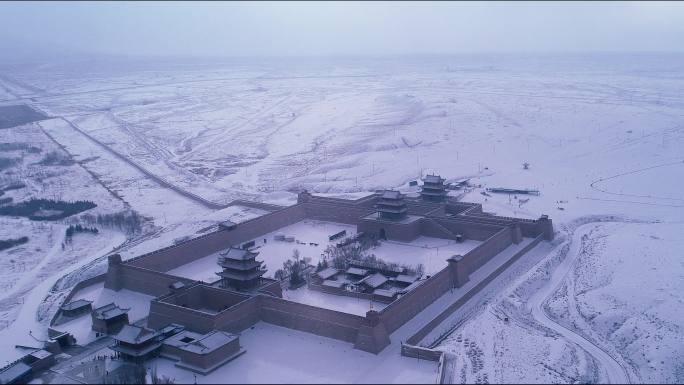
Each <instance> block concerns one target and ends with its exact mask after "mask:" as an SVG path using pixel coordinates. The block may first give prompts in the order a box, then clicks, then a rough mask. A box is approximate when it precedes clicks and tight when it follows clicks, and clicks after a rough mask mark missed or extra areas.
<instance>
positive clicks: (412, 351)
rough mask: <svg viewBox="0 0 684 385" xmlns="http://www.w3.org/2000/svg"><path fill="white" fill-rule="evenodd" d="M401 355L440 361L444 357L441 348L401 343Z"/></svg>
mask: <svg viewBox="0 0 684 385" xmlns="http://www.w3.org/2000/svg"><path fill="white" fill-rule="evenodd" d="M401 355H402V356H404V357H411V358H417V359H419V360H427V361H435V362H437V361H440V359H441V358H442V351H441V350H434V349H429V348H425V347H422V346H416V345H411V344H407V343H403V342H402V343H401Z"/></svg>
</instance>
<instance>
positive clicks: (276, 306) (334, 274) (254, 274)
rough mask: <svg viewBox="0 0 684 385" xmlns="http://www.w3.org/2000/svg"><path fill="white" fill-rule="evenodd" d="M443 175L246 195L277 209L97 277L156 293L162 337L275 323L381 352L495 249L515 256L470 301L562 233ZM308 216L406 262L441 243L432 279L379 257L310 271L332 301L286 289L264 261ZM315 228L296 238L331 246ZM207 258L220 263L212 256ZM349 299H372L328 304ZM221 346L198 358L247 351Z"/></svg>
mask: <svg viewBox="0 0 684 385" xmlns="http://www.w3.org/2000/svg"><path fill="white" fill-rule="evenodd" d="M443 182H444V180H443V179H442V178H440V177H437V176H428V177H427V178H425V179H424V184H423V188H422V192H421V194H420V196H415V197H407V196H405V195H403V194H401V193H399V192H396V191H384V192H377V193H374V194H371V195H369V196H365V197H362V198H359V199H355V200H348V199H338V198H328V197H321V196H316V195H312V194H310V193H308V192H306V191H304V192H301V193H300V194H299V195H298V199H297V203H296V204H294V205H292V206H288V207H284V206H276V205H271V204H263V203H256V202H245V201H241V202H238V203H239V204H240V205H242V206H248V207H254V208H258V209H260V210H263V211H266V212H268V213H266V214H264V215H261V216H259V217H256V218H253V219H250V220H247V221H245V222H242V223H237V224H236V223H232V222H224V223H221V224H219V225H218V227H217V229H215V230H214V231H212V232H209V233H206V234H204V235H202V236H200V237H198V238H194V239H190V240H187V241H184V242H182V243H179V244H176V245H173V246H170V247H167V248H164V249H160V250H157V251H154V252H151V253H148V254H144V255H140V256H138V257H135V258H132V259H129V260H126V261H122V259H121V257H120V256H119V255H117V254H115V255H111V256H110V257H109V266H108V271H107V273H106V274H104V275H103V276H99V277H95V279H94V280H90V281H89V282H88V284H92V283H93V282H94V281H97V280H100V281H104V287H105V288H106V289H111V290H114V291H121V290H124V289H125V290H127V291H131V292H137V293H143V294H145V295H148V296H153V297H154V299H152V300H151V301H150V304H149V314H148V315H147V318H146V322H145V325H144V326H141V324H140V323H137V324H136V325H138V326H139V327H140V328H141V330H145V331H148V332H154V331H156V333H157V334H156V335H157V336H159V335H161V334H159V333H160V332H159V331H162V330H171V329H169V325H173V326H174V327H177V328H178V327H179V326H180V327H182V328H184V329H185V333H196V334H197V333H199V334H197V335H201V336H208V335H211V336H213V338H215V339H217V338H218V337H216V336H215V333H218V332H221V333H224V334H225V336H224V337H222V338H223V340H224V341H225V342H226V344H227V343H228V341H230V342H232V341H233V339H234V338H233V337H230V336H234V335H236V334H238V333H240V332H241V331H243V330H245V329H248V328H250V327H251V326H253V325H254V324H255V323H257V322H259V321H263V322H266V323H271V324H275V325H279V326H282V327H286V328H291V329H296V330H300V331H305V332H308V333H314V334H317V335H321V336H325V337H330V338H335V339H338V340H342V341H346V342H349V343H352V344H353V346H354V347H355V348H356V349H360V350H364V351H368V352H372V353H379V352H380V351H382V350H383V349H384V348H385V347H386V346H387V345H388V344H390V335H391V334H392V333H393V332H394V331H395V330H397V329H398V328H400V327H401V326H402V325H404V324H405V323H407V322H408V321H409V320H411V319H412V318H414V317H415V316H416V315H418V314H419V313H421V311H423V310H424V309H425V308H426V307H428V306H429V305H430V304H431V303H433V302H434V301H435V300H437V299H438V298H440V297H441V296H443V295H444V294H445V293H447V292H449V291H452V290H455V289H457V288H462V287H464V285H467V283H468V282H469V277H471V276H472V275H473V274H474V273H477V272H478V270H479V269H481V267H482V266H484V265H485V264H487V263H488V262H489V261H491V260H492V259H493V258H505V261H502V262H501V263H500V264H499V265H497V266H498V267H497V268H496V269H492V270H491V271H490V270H487V269H483V270H487V271H486V276H484V278H481V277H479V276H478V277H479V278H478V284H477V285H472V287H470V286H468V287H467V289H468V293H467V296H466V297H465V298H466V299H467V298H469V297H470V296H472V295H473V294H474V293H476V292H477V291H479V290H480V289H481V288H482V287H484V285H486V283H487V282H489V281H490V280H491V279H493V278H494V277H495V276H496V275H498V274H499V273H501V271H503V270H504V269H505V268H506V267H507V266H509V265H510V264H511V263H512V262H514V261H515V260H516V259H518V258H519V257H520V256H521V255H523V254H524V253H526V252H527V251H529V250H530V249H532V248H533V247H534V246H535V245H537V244H538V243H539V242H541V241H544V240H551V239H553V236H554V231H553V225H552V222H551V219H549V218H548V217H547V216H542V217H540V218H539V219H536V220H529V219H520V218H509V217H499V216H494V215H491V214H487V213H484V212H483V211H482V207H481V205H480V204H473V203H464V202H459V201H456V200H455V199H452V198H451V197H449V196H447V194H446V191H445V187H444V184H443ZM300 223H326V224H330V226H340V227H339V228H343V229H348V230H349V231H348V232H347V234H348V235H351V237H349V238H347V241H348V242H353V241H355V240H356V239H358V238H359V237H360V236H372V237H374V238H377V239H380V240H381V241H380V242H381V243H382V244H383V245H385V244H386V245H387V247H392V248H391V249H388V250H389V251H388V252H387V253H386V259H388V260H392V258H393V256H398V255H399V254H401V255H403V258H404V259H403V260H402V262H405V261H406V260H408V261H411V258H412V256H413V255H416V258H418V255H419V254H420V253H426V252H427V251H426V250H429V251H430V253H432V254H429V256H428V257H426V258H429V259H425V258H424V259H423V260H421V262H422V263H425V261H429V264H428V268H427V269H426V271H425V275H424V276H422V277H421V276H417V277H411V276H407V275H406V274H402V273H401V272H400V271H397V272H395V274H392V272H391V271H389V272H387V271H382V269H373V268H372V266H371V267H368V266H366V267H364V266H355V267H353V268H350V269H349V270H347V271H345V270H341V269H334V268H328V269H326V270H325V271H319V272H317V273H312V274H311V276H310V279H309V285H308V286H309V290H310V291H311V293H312V294H311V295H315V296H318V297H316V298H322V299H318V300H317V301H318V302H312V301H310V300H298V299H288V298H285V297H286V296H284V292H283V289H282V288H281V282H280V281H278V280H276V279H273V278H266V277H264V276H263V275H264V272H265V270H264V269H262V268H261V262H260V261H258V260H257V259H259V258H263V259H264V260H266V261H268V260H269V258H271V254H272V255H274V256H275V255H276V254H278V253H282V245H284V244H286V243H287V241H288V239H286V238H290V239H289V241H290V244H289V245H288V247H290V248H291V247H293V246H294V245H295V243H294V238H295V237H286V236H284V235H283V234H276V233H277V232H279V231H282V232H287V231H288V230H287V229H288V226H290V227H291V226H293V225H296V224H300ZM339 228H334V227H331V229H335V230H331V231H335V232H337V230H339ZM308 231H309V230H306V229H303V230H302V232H301V234H300V235H298V236H296V238H297V240H296V242H297V243H296V245H297V246H298V247H300V248H307V247H311V248H312V250H313V249H316V247H318V248H319V249H316V250H317V252H320V247H323V246H325V245H320V244H319V243H314V242H300V241H299V239H306V237H307V234H308ZM345 231H346V230H345ZM269 234H270V235H269ZM273 234H276V235H273ZM328 235H329V237H328ZM338 236H339V234H338ZM338 236H335V234H334V233H333V234H326V239H325V241H326V242H327V241H328V240H329V239H330V244H332V245H335V243H334V242H333V241H332V240H333V239H336V238H337V237H338ZM419 240H423V241H425V242H427V241H430V242H441V243H440V245H442V246H440V247H441V249H439V250H437V251H434V252H433V251H432V249H430V248H428V247H427V246H418V243H420V242H418V243H416V242H417V241H419ZM269 247H271V248H274V247H279V248H280V249H268V248H269ZM382 247H384V246H382ZM401 247H403V248H404V249H399V248H401ZM433 249H434V248H433ZM269 250H271V251H269ZM378 250H379V252H380V251H382V250H380V249H378ZM399 250H402V251H399ZM445 250H446V252H445ZM440 252H441V253H442V255H439V253H440ZM435 253H436V254H435ZM202 261H208V262H207V263H206V264H204V265H202V263H203V262H202ZM188 266H193V267H192V269H191V268H189V267H188ZM198 269H205V270H209V271H210V274H209V275H208V276H209V277H210V276H211V275H214V278H215V279H213V280H211V279H208V278H207V279H197V275H193V274H190V273H188V272H189V271H190V270H193V271H194V270H198ZM270 269H271V270H273V269H274V268H273V267H271V268H270ZM221 270H222V271H221ZM479 274H480V275H482V274H484V273H482V272H480V273H479ZM205 276H206V275H205ZM363 284H365V286H364V285H363ZM79 287H82V286H79ZM79 287H77V288H76V289H75V290H78V288H79ZM350 287H351V288H353V289H352V290H351V291H350V290H349V288H350ZM360 288H363V290H360ZM311 289H316V290H311ZM301 290H304V289H301ZM321 296H322V297H321ZM353 297H356V298H353ZM345 298H348V299H353V300H354V301H357V302H358V301H359V298H362V299H364V300H368V301H369V303H370V306H367V307H366V309H363V311H362V312H360V313H359V312H356V314H354V312H345V311H344V310H343V309H342V308H340V309H336V308H335V307H334V306H328V305H327V302H328V300H329V301H330V302H331V303H332V302H334V301H339V300H344V299H345ZM68 300H69V298H67V301H68ZM67 301H65V302H67ZM464 301H465V299H464ZM373 303H375V304H376V305H375V308H374V307H373ZM457 307H458V304H456V305H454V306H449V307H448V308H445V309H444V310H443V313H442V314H439V315H438V316H437V317H434V318H435V319H434V321H437V319H436V318H439V317H442V318H443V317H444V316H445V315H448V314H450V313H451V312H453V311H454V310H455V309H456V308H457ZM428 321H430V320H428ZM429 329H430V322H426V325H425V327H424V328H423V330H422V331H419V333H421V332H422V333H427V332H429ZM177 330H180V328H178V329H177ZM129 333H130V331H129ZM114 338H115V340H117V341H118V343H119V344H126V341H121V338H119V337H117V336H114ZM191 339H192V338H191ZM128 342H130V341H128ZM134 342H135V341H133V342H131V343H129V344H128V345H127V346H128V347H127V348H126V349H129V350H128V352H129V353H130V355H132V356H136V354H138V353H140V352H139V351H137V350H136V349H138V350H144V352H147V353H150V352H152V353H155V352H159V351H161V352H162V354H163V353H164V352H168V351H170V350H169V349H173V352H174V353H173V354H174V355H175V356H176V359H178V360H180V361H183V362H185V361H190V360H191V357H185V358H183V357H179V356H181V355H183V354H186V353H187V354H188V355H192V354H193V353H192V352H184V351H182V349H177V348H175V347H166V345H164V344H163V343H161V342H160V343H159V345H158V346H157V345H155V346H156V348H155V347H154V346H153V347H149V346H147V345H145V346H138V347H136V346H135V343H134ZM402 342H403V341H402ZM218 345H221V344H220V343H218ZM236 346H238V345H237V344H236ZM121 349H123V348H121ZM126 349H123V350H126ZM155 349H156V350H155ZM212 351H216V352H217V353H215V354H216V355H218V357H212V358H211V360H210V361H211V363H205V364H197V365H195V367H205V369H206V368H209V367H213V366H216V365H219V364H222V362H223V363H225V362H224V361H225V359H227V358H228V356H230V357H231V358H232V357H234V356H235V354H236V352H237V351H236V350H235V349H232V350H231V349H228V350H226V351H225V352H223V353H220V351H221V350H220V349H218V347H217V348H216V349H214V350H212ZM147 353H146V354H147ZM141 354H142V353H141ZM203 365H204V366H203ZM200 371H201V370H200Z"/></svg>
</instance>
